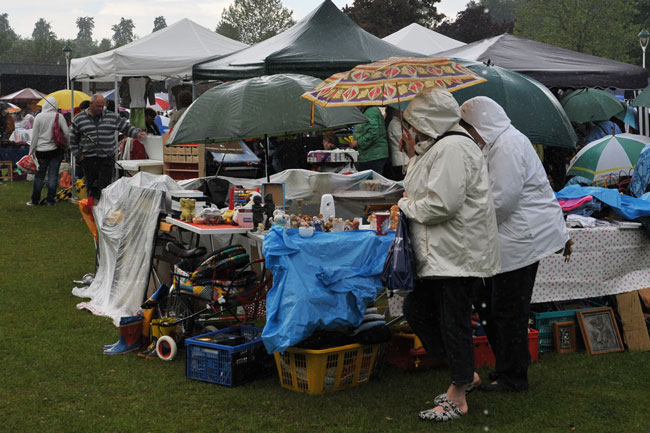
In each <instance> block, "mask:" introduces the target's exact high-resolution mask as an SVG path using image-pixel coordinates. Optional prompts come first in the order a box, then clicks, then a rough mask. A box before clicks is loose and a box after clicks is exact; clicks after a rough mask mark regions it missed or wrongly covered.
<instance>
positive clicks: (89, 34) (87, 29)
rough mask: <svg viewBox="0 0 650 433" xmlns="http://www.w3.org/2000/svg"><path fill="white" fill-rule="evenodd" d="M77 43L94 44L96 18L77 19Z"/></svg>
mask: <svg viewBox="0 0 650 433" xmlns="http://www.w3.org/2000/svg"><path fill="white" fill-rule="evenodd" d="M76 23H77V29H79V30H78V31H77V42H84V43H92V41H93V29H94V28H95V18H93V17H79V18H77V21H76Z"/></svg>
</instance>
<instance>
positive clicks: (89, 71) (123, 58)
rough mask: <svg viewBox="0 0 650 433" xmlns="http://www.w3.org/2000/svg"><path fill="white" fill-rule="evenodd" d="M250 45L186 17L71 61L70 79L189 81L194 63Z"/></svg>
mask: <svg viewBox="0 0 650 433" xmlns="http://www.w3.org/2000/svg"><path fill="white" fill-rule="evenodd" d="M247 46H248V45H246V44H243V43H241V42H238V41H235V40H232V39H229V38H227V37H225V36H221V35H219V34H217V33H215V32H213V31H212V30H210V29H207V28H205V27H203V26H201V25H199V24H196V23H195V22H194V21H192V20H189V19H187V18H184V19H182V20H180V21H177V22H175V23H174V24H172V25H170V26H169V27H166V28H164V29H162V30H158V31H157V32H153V33H151V34H149V35H147V36H145V37H143V38H140V39H138V40H136V41H133V42H131V43H130V44H127V45H124V46H122V47H119V48H115V49H114V50H110V51H106V52H104V53H100V54H95V55H94V56H88V57H82V58H80V59H72V60H71V62H70V78H71V79H73V80H78V81H101V82H107V81H108V82H111V81H117V80H119V79H120V78H122V77H134V76H141V75H146V76H148V77H150V78H151V79H153V80H165V79H167V78H190V77H191V76H192V65H193V64H195V63H198V62H200V61H202V60H205V59H208V58H212V57H214V56H218V55H225V54H229V53H232V52H234V51H238V50H240V49H242V48H246V47H247Z"/></svg>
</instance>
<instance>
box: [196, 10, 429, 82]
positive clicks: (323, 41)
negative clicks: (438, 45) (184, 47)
mask: <svg viewBox="0 0 650 433" xmlns="http://www.w3.org/2000/svg"><path fill="white" fill-rule="evenodd" d="M394 56H416V57H423V56H422V54H419V53H414V52H411V51H406V50H403V49H401V48H398V47H396V46H394V45H392V44H390V43H388V42H386V41H383V40H381V39H379V38H377V37H375V36H373V35H371V34H370V33H368V32H366V31H364V30H363V29H362V28H361V27H359V26H358V25H357V24H356V23H355V22H354V21H352V20H351V19H350V18H348V17H347V15H345V14H344V13H343V12H342V11H341V10H339V9H338V7H336V5H335V4H334V3H332V1H331V0H325V1H324V2H323V3H322V4H321V5H320V6H319V7H318V8H316V9H315V10H314V11H312V12H311V13H310V14H309V15H307V16H306V17H305V18H303V19H302V20H300V21H299V22H298V23H297V24H296V25H294V26H293V27H291V28H290V29H287V30H286V31H284V32H282V33H280V34H279V35H276V36H274V37H272V38H270V39H267V40H265V41H262V42H260V43H257V44H255V45H253V46H250V47H248V48H244V49H243V50H240V51H237V52H235V53H232V54H229V55H227V56H221V57H215V58H213V59H210V60H206V61H204V62H201V63H198V64H196V65H194V67H193V70H192V76H193V79H194V80H233V79H241V78H251V77H257V76H260V75H270V74H280V73H295V74H304V75H311V76H314V77H319V78H323V79H324V78H327V77H329V76H330V75H332V74H334V73H336V72H341V71H346V70H348V69H351V68H353V67H354V66H356V65H359V64H362V63H371V62H374V61H377V60H381V59H385V58H388V57H394Z"/></svg>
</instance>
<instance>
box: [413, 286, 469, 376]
mask: <svg viewBox="0 0 650 433" xmlns="http://www.w3.org/2000/svg"><path fill="white" fill-rule="evenodd" d="M478 281H480V279H478V278H444V279H435V280H434V279H419V280H416V282H415V290H413V291H412V292H411V293H409V294H408V296H407V297H406V299H405V300H404V316H405V317H406V320H407V321H408V323H409V325H410V326H411V329H413V331H414V332H415V334H416V335H417V336H418V338H419V339H420V340H422V345H423V346H424V348H425V349H426V351H427V353H428V354H429V356H430V357H431V358H432V359H433V360H434V362H438V361H441V360H444V359H448V360H449V368H450V370H451V383H453V384H455V385H467V384H470V383H472V380H473V378H474V344H473V340H472V319H471V314H472V289H473V287H474V285H476V284H477V282H478Z"/></svg>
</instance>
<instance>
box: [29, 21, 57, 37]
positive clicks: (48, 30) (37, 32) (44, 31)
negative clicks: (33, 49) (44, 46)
mask: <svg viewBox="0 0 650 433" xmlns="http://www.w3.org/2000/svg"><path fill="white" fill-rule="evenodd" d="M55 38H56V35H55V34H54V32H53V31H52V26H51V25H50V23H48V22H47V21H45V19H44V18H39V19H38V21H36V24H34V30H33V31H32V39H34V41H37V40H41V41H43V40H50V39H55Z"/></svg>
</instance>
